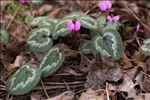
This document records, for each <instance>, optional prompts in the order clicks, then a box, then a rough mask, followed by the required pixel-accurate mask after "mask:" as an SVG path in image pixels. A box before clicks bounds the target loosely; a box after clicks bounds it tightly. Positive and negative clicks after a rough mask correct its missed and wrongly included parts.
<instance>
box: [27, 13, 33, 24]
mask: <svg viewBox="0 0 150 100" xmlns="http://www.w3.org/2000/svg"><path fill="white" fill-rule="evenodd" d="M33 19H34V17H33V16H31V15H28V16H26V17H25V23H26V24H30V22H32V20H33Z"/></svg>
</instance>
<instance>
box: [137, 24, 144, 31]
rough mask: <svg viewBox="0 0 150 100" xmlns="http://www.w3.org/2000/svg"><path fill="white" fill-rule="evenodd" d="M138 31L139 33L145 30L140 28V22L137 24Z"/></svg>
mask: <svg viewBox="0 0 150 100" xmlns="http://www.w3.org/2000/svg"><path fill="white" fill-rule="evenodd" d="M136 32H137V33H138V32H141V33H142V32H144V30H142V29H141V28H140V25H139V24H138V25H137V26H136Z"/></svg>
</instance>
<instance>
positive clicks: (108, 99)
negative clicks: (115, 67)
mask: <svg viewBox="0 0 150 100" xmlns="http://www.w3.org/2000/svg"><path fill="white" fill-rule="evenodd" d="M107 87H108V83H107V82H106V95H107V100H110V98H109V93H108V88H107Z"/></svg>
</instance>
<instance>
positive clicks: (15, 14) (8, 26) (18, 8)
mask: <svg viewBox="0 0 150 100" xmlns="http://www.w3.org/2000/svg"><path fill="white" fill-rule="evenodd" d="M20 7H21V5H19V6H18V8H17V10H16V12H15V13H14V15H13V17H12V19H11V20H10V21H9V23H8V25H7V27H6V29H8V28H9V27H10V25H11V23H12V21H13V20H14V18H15V16H16V14H17V12H18V11H19V9H20Z"/></svg>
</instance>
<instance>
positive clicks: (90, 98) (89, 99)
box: [79, 89, 104, 100]
mask: <svg viewBox="0 0 150 100" xmlns="http://www.w3.org/2000/svg"><path fill="white" fill-rule="evenodd" d="M79 100H104V97H103V96H98V94H97V93H96V91H94V90H92V89H88V90H87V91H86V92H83V93H82V94H81V96H80V98H79Z"/></svg>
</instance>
